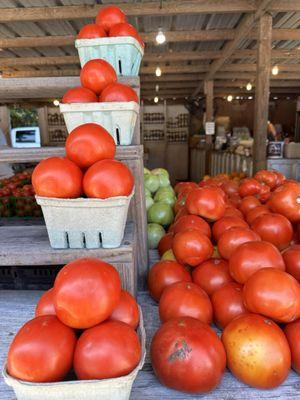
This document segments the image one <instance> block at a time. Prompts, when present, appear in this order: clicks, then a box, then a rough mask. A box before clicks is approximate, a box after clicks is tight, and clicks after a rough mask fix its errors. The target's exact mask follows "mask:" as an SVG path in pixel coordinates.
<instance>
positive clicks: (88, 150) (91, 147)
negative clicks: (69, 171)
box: [66, 123, 116, 168]
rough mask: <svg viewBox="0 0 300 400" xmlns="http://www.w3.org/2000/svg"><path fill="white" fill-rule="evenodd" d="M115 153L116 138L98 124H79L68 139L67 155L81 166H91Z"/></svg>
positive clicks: (111, 156) (112, 156)
mask: <svg viewBox="0 0 300 400" xmlns="http://www.w3.org/2000/svg"><path fill="white" fill-rule="evenodd" d="M115 153H116V145H115V142H114V139H113V138H112V136H111V135H110V134H109V133H108V132H107V130H106V129H104V128H103V127H102V126H100V125H97V124H93V123H88V124H83V125H79V126H78V127H77V128H75V129H73V131H72V132H71V133H70V134H69V135H68V137H67V140H66V155H67V157H68V158H69V159H70V160H71V161H73V162H74V163H75V164H77V165H78V167H80V168H89V167H90V166H91V165H93V164H95V163H96V162H97V161H101V160H104V159H109V158H114V156H115Z"/></svg>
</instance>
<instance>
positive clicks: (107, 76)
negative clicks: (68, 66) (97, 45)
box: [80, 59, 117, 94]
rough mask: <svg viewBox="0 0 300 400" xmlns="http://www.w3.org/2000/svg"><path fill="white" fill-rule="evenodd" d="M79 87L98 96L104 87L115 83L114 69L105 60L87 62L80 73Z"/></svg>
mask: <svg viewBox="0 0 300 400" xmlns="http://www.w3.org/2000/svg"><path fill="white" fill-rule="evenodd" d="M80 81H81V85H82V86H83V87H85V88H88V89H90V90H92V91H93V92H95V93H96V94H100V93H101V92H102V90H103V89H104V88H106V86H108V85H110V84H111V83H114V82H116V81H117V74H116V71H115V70H114V68H113V67H112V66H111V65H110V64H109V63H108V62H107V61H105V60H100V59H94V60H90V61H88V62H87V63H86V64H85V65H84V66H83V68H82V69H81V72H80Z"/></svg>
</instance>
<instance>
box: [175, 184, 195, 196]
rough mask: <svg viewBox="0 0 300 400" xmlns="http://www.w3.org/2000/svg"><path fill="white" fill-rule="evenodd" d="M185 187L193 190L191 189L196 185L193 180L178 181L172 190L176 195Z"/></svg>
mask: <svg viewBox="0 0 300 400" xmlns="http://www.w3.org/2000/svg"><path fill="white" fill-rule="evenodd" d="M186 188H189V189H191V190H193V189H197V188H198V185H197V183H195V182H178V183H176V185H175V187H174V190H175V193H176V194H177V195H178V194H179V193H181V192H182V191H183V190H184V189H186Z"/></svg>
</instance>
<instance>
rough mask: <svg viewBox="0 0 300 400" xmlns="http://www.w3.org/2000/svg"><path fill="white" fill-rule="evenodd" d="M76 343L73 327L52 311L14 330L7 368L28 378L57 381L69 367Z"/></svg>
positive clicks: (35, 380)
mask: <svg viewBox="0 0 300 400" xmlns="http://www.w3.org/2000/svg"><path fill="white" fill-rule="evenodd" d="M75 345H76V336H75V333H74V331H73V329H71V328H69V327H68V326H66V325H64V324H63V323H62V322H60V321H59V320H58V319H57V318H56V316H55V315H42V316H40V317H37V318H34V319H32V320H30V321H28V322H26V324H25V325H23V326H22V328H21V329H20V330H19V331H18V333H17V334H16V336H15V337H14V340H13V341H12V343H11V345H10V348H9V351H8V356H7V372H8V373H9V375H11V376H13V377H14V378H17V379H21V380H24V381H28V382H58V381H61V380H62V379H63V378H64V377H65V376H66V375H67V373H68V372H69V371H70V369H71V367H72V362H73V355H74V350H75Z"/></svg>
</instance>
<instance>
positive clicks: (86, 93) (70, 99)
mask: <svg viewBox="0 0 300 400" xmlns="http://www.w3.org/2000/svg"><path fill="white" fill-rule="evenodd" d="M97 102H98V97H97V95H96V94H95V93H94V92H93V91H92V90H90V89H87V88H83V87H81V86H80V87H75V88H72V89H69V90H67V91H66V93H65V94H64V95H63V98H62V103H97Z"/></svg>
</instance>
